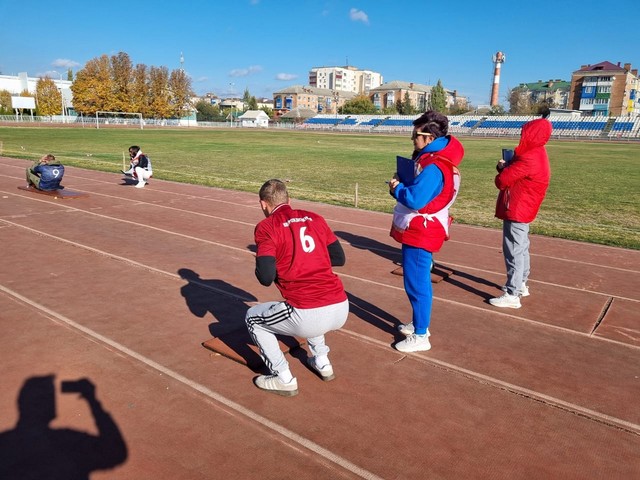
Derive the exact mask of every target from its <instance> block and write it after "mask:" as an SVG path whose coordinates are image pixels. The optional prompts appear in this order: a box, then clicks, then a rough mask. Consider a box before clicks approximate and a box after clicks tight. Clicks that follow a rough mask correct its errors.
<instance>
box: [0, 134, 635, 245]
mask: <svg viewBox="0 0 640 480" xmlns="http://www.w3.org/2000/svg"><path fill="white" fill-rule="evenodd" d="M460 140H461V141H462V143H463V145H464V147H465V151H466V154H465V158H464V160H463V163H462V165H461V167H460V170H461V172H462V185H461V189H460V194H459V195H458V199H457V201H456V203H455V205H454V206H453V208H452V215H453V216H454V217H455V221H457V222H460V223H466V224H472V225H481V226H489V227H496V228H499V227H500V225H501V223H500V222H499V221H498V220H497V219H496V218H494V216H493V213H494V207H495V200H496V196H497V190H496V188H495V186H494V183H493V179H494V176H495V174H496V171H495V164H496V161H497V159H498V158H499V157H500V151H501V148H513V147H515V145H516V144H517V139H515V138H502V139H480V138H466V137H462V138H460ZM0 145H1V148H2V150H1V151H0V155H3V156H6V157H13V158H24V159H28V160H35V159H37V158H39V157H40V156H42V155H43V154H45V153H53V154H54V155H55V156H56V157H57V158H58V159H60V160H61V161H62V162H63V163H64V164H65V165H71V166H76V167H81V168H87V169H93V170H102V171H111V172H118V171H119V170H120V169H121V168H122V163H123V162H122V158H123V153H126V151H127V149H128V147H129V146H130V145H140V146H141V147H142V150H143V151H144V152H145V153H147V154H148V155H149V157H150V158H151V160H152V162H153V170H154V177H155V178H160V179H165V180H173V181H178V182H185V183H195V184H201V185H209V186H214V187H221V188H229V189H235V190H243V191H248V192H254V193H257V191H258V189H259V188H260V185H262V183H263V182H264V181H265V180H267V179H269V178H280V179H283V180H288V181H289V183H288V186H289V190H290V192H291V196H292V197H293V198H294V199H295V198H300V199H305V200H312V201H318V202H325V203H330V204H335V205H345V206H355V205H356V202H357V207H358V208H361V209H367V210H377V211H382V212H391V210H392V209H393V206H394V203H395V202H394V200H393V199H392V198H391V197H390V196H389V194H388V187H387V186H386V185H385V183H384V182H385V180H388V179H389V178H390V177H391V175H392V174H393V172H394V171H395V157H396V155H405V156H408V155H409V154H410V152H411V148H412V145H411V141H410V140H409V136H408V135H405V136H388V135H354V134H348V135H344V134H336V133H320V132H309V131H300V130H296V131H289V130H276V129H271V130H262V129H261V130H255V129H207V130H204V129H196V128H191V129H184V130H183V129H172V130H166V129H145V130H138V129H115V128H101V129H95V128H90V127H87V128H46V127H45V128H42V127H0ZM547 150H548V152H549V158H550V161H551V172H552V177H551V185H550V187H549V190H548V192H547V197H546V199H545V202H544V203H543V204H542V208H541V210H540V213H539V214H538V218H537V219H536V220H535V221H534V222H533V223H532V224H531V231H532V233H536V234H541V235H547V236H553V237H560V238H567V239H572V240H579V241H585V242H591V243H600V244H605V245H613V246H620V247H627V248H633V249H640V235H639V233H640V215H639V210H640V207H639V206H640V189H639V185H640V181H639V180H640V145H638V144H631V143H611V142H573V141H557V140H554V141H551V142H550V143H549V145H548V146H547ZM356 192H357V193H356ZM355 215H357V214H356V213H355V212H354V216H355ZM354 218H355V217H354ZM453 234H454V235H455V230H454V233H453Z"/></svg>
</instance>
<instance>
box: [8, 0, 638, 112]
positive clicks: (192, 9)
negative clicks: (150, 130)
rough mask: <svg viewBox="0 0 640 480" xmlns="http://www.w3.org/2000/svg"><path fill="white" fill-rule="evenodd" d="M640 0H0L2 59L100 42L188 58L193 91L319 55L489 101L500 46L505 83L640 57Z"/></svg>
mask: <svg viewBox="0 0 640 480" xmlns="http://www.w3.org/2000/svg"><path fill="white" fill-rule="evenodd" d="M639 17H640V1H638V0H618V1H616V0H614V1H613V2H604V1H603V0H599V1H594V0H581V1H579V2H570V1H565V0H555V1H547V0H539V1H537V2H519V1H517V0H516V1H507V0H499V1H494V2H482V1H466V0H462V1H457V2H443V1H437V2H436V1H431V0H429V1H420V0H414V1H405V0H394V1H386V0H379V1H378V0H349V1H340V0H327V1H322V0H318V1H310V0H309V1H307V0H297V1H296V0H206V1H205V0H202V1H201V0H192V1H189V0H184V1H180V2H169V1H163V0H139V1H136V0H129V1H123V0H112V1H110V0H106V1H105V0H97V1H94V0H84V1H79V0H65V1H63V2H54V1H50V0H49V1H42V0H22V1H18V0H0V19H1V20H2V25H3V27H2V29H1V30H0V73H2V74H4V75H16V74H18V73H19V72H27V73H28V74H29V76H34V77H36V76H42V75H45V74H49V76H51V77H52V78H57V74H56V73H54V72H60V73H62V74H63V77H64V78H66V71H67V69H68V68H69V67H71V68H72V69H73V71H74V72H76V71H77V70H79V69H80V68H82V67H83V66H84V65H85V63H86V62H87V61H88V60H90V59H92V58H96V57H99V56H101V55H103V54H106V55H114V54H117V53H118V52H120V51H122V52H126V53H127V54H129V56H130V57H131V61H132V62H133V63H134V64H137V63H143V64H146V65H147V66H151V65H153V66H166V67H167V68H169V69H170V70H172V69H176V68H180V54H181V52H182V54H183V55H184V69H185V71H186V72H187V73H188V75H189V76H190V77H191V79H192V82H193V89H194V90H195V92H196V93H197V94H204V93H206V92H212V93H215V94H217V95H219V96H221V97H227V96H234V95H235V96H242V94H243V92H244V90H245V88H248V89H249V91H250V92H251V94H252V95H254V96H256V97H263V96H265V97H269V98H271V97H272V93H273V92H274V91H277V90H279V89H282V88H284V87H287V86H291V85H306V84H307V83H308V72H309V70H310V69H311V68H313V67H317V66H343V65H345V64H347V62H348V64H349V65H352V66H355V67H358V68H361V69H366V70H373V71H376V72H380V73H381V74H382V75H383V77H384V80H385V81H386V82H388V81H392V80H402V81H407V82H415V83H423V84H435V83H436V82H437V81H438V79H440V80H442V83H443V85H444V87H445V88H448V89H451V90H454V89H455V90H457V91H458V92H459V93H460V94H462V95H466V96H468V97H469V99H470V100H471V102H472V103H473V104H474V105H478V104H486V103H488V102H489V96H490V92H491V84H492V81H493V65H492V62H491V57H492V55H493V54H494V53H496V52H498V51H503V52H504V53H505V54H506V62H505V63H504V64H503V66H502V78H501V86H500V102H501V103H503V104H506V101H505V97H506V93H507V91H508V89H509V88H513V87H515V86H516V85H518V84H519V83H523V82H535V81H537V80H549V79H562V80H570V79H571V73H572V72H573V71H575V70H577V69H579V68H580V66H581V65H584V64H594V63H599V62H602V61H605V60H606V61H610V62H612V63H614V64H615V63H617V62H620V63H621V64H624V63H631V64H632V68H638V69H640V48H639V45H640V44H639V40H638V38H639V37H638V30H637V28H636V27H637V25H636V23H637V20H638V18H639Z"/></svg>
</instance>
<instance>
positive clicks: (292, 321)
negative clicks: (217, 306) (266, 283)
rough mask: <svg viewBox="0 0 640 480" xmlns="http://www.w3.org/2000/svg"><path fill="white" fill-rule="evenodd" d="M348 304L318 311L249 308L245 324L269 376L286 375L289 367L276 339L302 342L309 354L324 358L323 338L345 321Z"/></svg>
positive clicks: (284, 305) (275, 304) (267, 305)
mask: <svg viewBox="0 0 640 480" xmlns="http://www.w3.org/2000/svg"><path fill="white" fill-rule="evenodd" d="M348 315H349V301H348V300H345V301H344V302H341V303H336V304H333V305H327V306H325V307H319V308H308V309H301V308H294V307H292V306H291V305H289V304H288V303H287V302H267V303H261V304H259V305H256V306H254V307H251V308H250V309H249V310H248V311H247V315H246V317H245V322H246V323H247V328H248V329H249V334H250V335H251V338H253V341H254V343H255V344H256V345H257V346H258V348H259V349H260V355H261V356H262V359H263V360H264V363H265V364H266V365H267V368H269V370H270V371H271V373H272V374H274V375H277V374H279V373H281V372H284V371H286V370H287V369H288V368H289V364H288V362H287V360H286V359H285V357H284V354H283V353H282V350H280V346H279V344H278V339H277V338H276V334H278V335H288V336H295V337H300V338H306V339H307V343H308V344H309V349H310V350H311V354H312V355H313V356H314V357H316V356H319V355H327V354H328V353H329V347H328V346H327V345H326V344H325V343H324V334H325V333H327V332H329V331H331V330H338V329H339V328H341V327H342V326H343V325H344V324H345V322H346V321H347V316H348Z"/></svg>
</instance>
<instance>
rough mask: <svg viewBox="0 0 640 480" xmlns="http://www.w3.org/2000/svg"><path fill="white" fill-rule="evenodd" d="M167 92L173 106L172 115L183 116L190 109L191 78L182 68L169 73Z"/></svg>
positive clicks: (191, 94)
mask: <svg viewBox="0 0 640 480" xmlns="http://www.w3.org/2000/svg"><path fill="white" fill-rule="evenodd" d="M169 92H170V93H171V104H172V106H173V112H172V114H173V115H172V116H175V117H179V118H180V117H184V116H186V115H188V114H189V113H190V111H191V101H190V100H191V97H192V96H193V91H192V90H191V79H190V78H189V76H188V75H187V74H186V73H184V70H182V69H180V70H172V71H171V74H170V75H169Z"/></svg>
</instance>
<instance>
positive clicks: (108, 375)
mask: <svg viewBox="0 0 640 480" xmlns="http://www.w3.org/2000/svg"><path fill="white" fill-rule="evenodd" d="M29 164H30V163H29V162H25V161H22V160H16V159H9V158H0V165H1V167H2V168H1V171H2V174H0V245H1V248H2V252H1V254H0V255H1V256H0V258H1V260H0V262H1V263H0V328H1V329H2V330H1V332H2V335H1V337H0V365H1V367H0V368H1V372H2V374H1V376H0V380H1V385H2V388H1V389H0V432H2V433H0V450H2V449H3V450H4V451H0V462H9V461H10V460H11V459H12V458H14V457H15V456H16V455H18V454H20V455H22V456H26V457H27V458H31V459H32V462H33V464H34V465H35V464H46V463H47V462H52V461H53V460H54V459H52V458H51V457H53V456H60V455H63V454H61V453H60V452H59V451H56V450H55V449H53V448H50V449H46V448H40V449H36V448H35V447H34V446H33V443H34V442H31V443H27V444H26V445H28V446H27V447H24V448H23V447H21V448H20V449H18V447H16V446H15V444H11V445H9V446H7V444H6V442H5V443H2V442H1V440H2V438H3V437H2V436H3V435H4V437H5V438H7V434H8V433H10V432H13V433H16V432H18V433H20V428H19V427H17V422H18V419H24V418H25V416H26V414H27V411H26V409H25V408H24V406H23V404H22V403H20V404H19V402H18V400H19V394H20V392H21V389H23V387H24V386H25V382H27V380H29V379H33V378H35V377H43V376H52V377H53V378H54V379H55V380H54V381H55V388H56V392H55V404H54V406H55V414H56V418H55V419H54V420H53V421H52V422H51V423H50V424H49V425H48V427H47V428H48V429H50V430H51V429H70V430H75V431H82V432H88V433H90V434H92V435H94V436H95V435H96V434H97V427H96V422H95V421H94V419H93V415H92V414H91V412H90V411H89V409H88V407H87V402H85V401H84V400H82V399H80V398H79V397H78V395H74V394H69V393H63V392H61V382H62V381H64V380H75V379H79V378H87V379H89V380H90V381H91V383H92V384H93V385H95V388H96V398H97V399H98V400H99V401H100V403H101V405H102V407H103V408H104V410H105V411H107V412H109V414H110V415H111V417H112V418H113V420H114V422H115V424H116V425H117V428H118V430H119V431H120V434H121V436H122V438H123V439H124V443H125V444H126V458H124V459H123V458H120V459H117V460H113V461H112V462H111V463H109V458H110V457H111V456H113V455H111V456H110V455H109V453H112V452H110V451H109V447H103V449H102V450H98V451H97V455H98V456H100V455H102V457H103V462H102V463H101V465H100V466H95V468H94V467H91V466H89V467H87V468H88V469H89V470H91V469H94V470H95V471H94V473H92V474H91V478H92V479H99V478H109V479H112V478H113V479H120V478H122V479H142V478H154V479H155V478H158V479H159V478H163V479H164V478H167V479H178V478H179V479H218V478H220V479H252V478H261V479H276V478H278V479H279V478H295V479H341V478H344V479H350V478H370V479H377V478H383V479H426V478H445V479H454V478H455V479H459V478H491V479H513V478H554V479H555V478H562V479H572V478H575V479H581V478H603V479H604V478H606V479H631V478H640V454H639V452H640V400H639V399H640V314H639V313H638V312H639V310H640V308H639V307H640V288H639V286H640V252H638V251H633V250H625V249H619V248H611V247H604V246H597V245H590V244H584V243H577V242H571V241H565V240H558V239H551V238H545V237H535V236H534V237H533V238H532V253H533V256H532V278H531V280H530V289H531V296H530V297H528V298H525V299H523V307H522V308H521V309H519V310H508V311H505V310H497V309H495V308H493V307H490V306H489V305H488V304H487V303H486V300H487V299H488V298H490V297H491V296H494V295H497V294H499V293H500V291H499V290H498V288H499V286H500V285H501V284H502V282H503V281H504V273H503V271H504V266H503V263H502V255H501V252H500V232H499V231H497V230H491V229H483V228H476V227H469V226H461V225H454V226H453V228H452V234H453V238H452V240H450V241H449V242H447V243H446V245H445V247H444V248H443V250H442V252H440V253H439V254H437V256H436V262H437V263H438V264H440V265H443V266H446V267H449V268H450V269H452V270H454V274H453V275H452V276H451V277H450V278H449V279H448V280H446V281H443V282H440V283H438V284H435V285H434V295H435V300H434V312H433V320H432V325H431V328H430V330H431V332H432V337H431V340H432V345H433V348H432V350H431V351H429V352H421V353H417V354H408V355H407V354H402V353H400V352H397V351H395V350H394V349H393V348H392V347H391V345H392V344H393V343H395V341H398V340H400V337H399V335H398V334H396V331H395V326H396V325H397V324H398V323H400V322H405V321H407V320H408V319H409V318H410V309H409V305H408V301H407V300H406V296H405V294H404V291H403V288H402V278H401V277H399V276H396V275H391V274H390V272H391V270H393V269H394V268H396V265H395V264H394V262H396V261H398V260H399V259H400V254H399V249H398V245H397V244H395V243H394V242H393V241H392V240H391V239H390V238H389V236H388V226H389V221H390V216H389V215H386V214H380V213H374V212H366V211H361V210H356V209H352V208H341V207H335V206H328V205H322V204H311V203H308V202H302V201H297V200H295V199H293V201H292V202H293V204H294V206H299V207H302V208H309V209H313V210H315V211H316V212H318V213H320V214H322V215H324V216H325V218H326V219H327V221H328V222H329V225H330V226H331V227H332V228H333V229H334V231H335V232H336V234H337V235H338V237H339V238H340V239H341V241H342V244H343V246H344V248H345V252H346V255H347V264H346V265H345V266H344V267H340V268H336V272H337V273H338V274H339V275H340V276H341V278H342V280H343V282H344V284H345V287H346V289H347V291H348V294H349V298H350V300H351V313H350V316H349V320H348V321H347V324H346V325H345V327H344V329H343V330H341V331H339V332H334V333H332V334H329V335H328V338H327V340H328V344H329V345H330V347H331V348H332V352H331V359H332V362H333V364H334V369H335V371H336V375H337V379H336V380H335V381H333V382H329V383H324V382H322V381H320V380H319V379H318V378H317V377H316V376H315V375H314V374H313V373H312V372H311V371H309V370H308V369H307V368H306V366H305V364H304V352H300V350H297V351H293V352H292V353H291V358H290V363H291V368H292V371H293V373H294V375H296V376H297V378H298V384H299V389H300V394H299V395H298V396H296V397H293V398H283V397H278V396H276V395H271V394H268V393H264V392H261V391H259V390H258V389H256V388H255V387H254V386H253V384H252V382H251V379H252V378H253V376H255V372H253V371H251V369H249V368H248V367H247V366H245V365H242V364H240V363H237V362H234V361H232V360H230V359H228V358H226V357H224V356H220V355H216V354H215V353H214V352H212V351H210V350H207V349H205V348H203V347H202V346H201V344H202V342H204V341H206V340H209V339H210V338H212V336H223V337H224V335H225V334H229V333H230V332H231V333H233V332H238V331H240V330H239V328H240V327H241V326H242V322H243V316H244V312H245V311H246V309H247V306H249V305H251V304H253V303H254V302H256V301H267V300H274V299H277V298H278V293H277V290H276V289H275V287H270V288H265V287H262V286H260V285H259V284H258V282H257V280H256V279H255V277H254V274H253V269H254V254H253V253H252V246H253V245H252V244H253V228H254V226H255V224H256V223H257V222H258V221H259V220H260V219H261V218H263V217H262V212H261V211H260V209H259V207H258V201H257V194H247V193H241V192H233V191H226V190H222V189H215V188H206V187H200V186H193V185H184V184H178V183H172V182H165V181H160V180H157V179H152V181H151V184H150V185H149V186H147V187H146V188H144V189H135V188H132V186H130V185H124V184H123V183H124V182H123V180H122V178H121V176H120V175H117V174H115V173H114V174H109V173H102V172H94V171H88V170H80V169H75V168H67V173H66V176H65V181H64V182H63V183H64V185H65V186H66V188H67V189H70V190H75V191H79V192H86V193H88V194H89V196H88V197H85V198H78V199H66V200H62V199H54V198H51V197H47V196H44V195H39V194H35V193H31V192H25V191H21V190H18V189H17V186H18V185H23V184H24V169H25V167H26V166H28V165H29ZM383 193H384V192H381V194H383ZM236 347H237V346H236ZM234 348H235V347H234ZM238 352H239V354H240V355H249V354H250V353H251V351H250V350H248V347H246V348H245V349H244V350H242V349H239V350H238ZM33 401H35V400H33ZM38 401H40V402H45V400H43V399H40V400H38ZM49 403H50V402H49ZM36 406H41V407H42V408H45V407H46V406H51V405H49V404H47V405H36ZM37 433H40V434H41V435H44V434H45V433H46V432H45V431H44V427H43V431H42V432H37ZM35 443H37V442H35ZM12 445H13V446H12ZM31 448H33V452H32V451H31V450H30V449H31ZM114 448H115V447H114ZM80 451H82V450H81V449H80V448H78V449H75V448H73V449H68V451H66V452H65V453H64V455H66V456H67V457H68V458H67V461H69V462H72V463H73V462H76V463H78V464H80V463H82V462H83V460H82V458H80V453H79V452H80ZM114 458H115V457H114ZM98 463H100V462H98ZM0 471H1V470H0ZM13 473H14V474H15V475H16V478H21V477H23V476H24V472H16V471H14V472H13ZM51 478H64V476H63V474H62V473H60V474H59V476H55V474H54V473H52V476H51Z"/></svg>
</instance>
